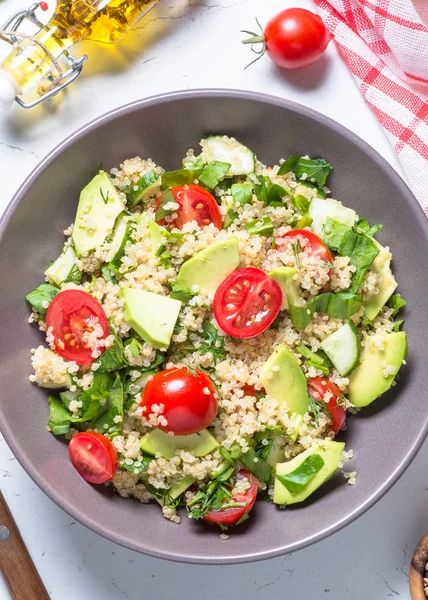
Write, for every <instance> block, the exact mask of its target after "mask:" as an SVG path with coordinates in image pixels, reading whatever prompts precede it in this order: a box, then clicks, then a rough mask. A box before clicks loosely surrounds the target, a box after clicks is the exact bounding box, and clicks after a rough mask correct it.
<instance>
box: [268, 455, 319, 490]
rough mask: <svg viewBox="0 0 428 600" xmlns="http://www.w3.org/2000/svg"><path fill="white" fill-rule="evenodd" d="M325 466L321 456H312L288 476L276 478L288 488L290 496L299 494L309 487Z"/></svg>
mask: <svg viewBox="0 0 428 600" xmlns="http://www.w3.org/2000/svg"><path fill="white" fill-rule="evenodd" d="M323 466H324V460H323V458H322V456H320V455H319V454H311V455H310V456H308V457H307V458H306V459H305V460H304V461H303V462H302V464H301V465H299V466H298V467H297V469H294V471H292V472H291V473H287V474H286V475H276V478H277V479H278V480H279V481H280V482H281V483H282V485H283V486H285V487H286V488H287V490H288V491H289V492H290V494H297V493H298V492H300V490H301V489H302V488H303V487H304V486H305V485H307V484H308V483H309V482H310V481H312V479H313V478H314V477H315V475H316V474H317V473H318V471H320V470H321V469H322V468H323Z"/></svg>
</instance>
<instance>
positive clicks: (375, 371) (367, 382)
mask: <svg viewBox="0 0 428 600" xmlns="http://www.w3.org/2000/svg"><path fill="white" fill-rule="evenodd" d="M369 339H370V338H369ZM366 343H367V338H366ZM406 354H407V339H406V332H405V331H398V332H396V333H389V334H388V336H387V338H386V343H385V348H384V349H383V350H380V349H379V348H377V347H375V346H374V345H370V346H366V347H365V349H364V352H363V354H362V357H361V362H360V364H359V365H358V366H357V367H356V368H355V369H354V370H353V371H352V373H351V375H350V376H349V386H348V396H349V400H350V401H351V402H352V404H353V405H354V406H357V407H361V406H367V405H368V404H370V403H371V402H373V400H376V398H378V397H379V396H380V395H381V394H383V393H384V392H386V391H387V390H388V389H389V388H390V387H391V385H392V382H393V381H394V379H395V377H396V375H397V373H398V371H399V370H400V367H401V365H402V364H403V360H404V359H405V358H406ZM386 367H391V369H390V370H391V371H392V372H391V373H389V374H387V375H386V376H385V375H384V370H385V368H386Z"/></svg>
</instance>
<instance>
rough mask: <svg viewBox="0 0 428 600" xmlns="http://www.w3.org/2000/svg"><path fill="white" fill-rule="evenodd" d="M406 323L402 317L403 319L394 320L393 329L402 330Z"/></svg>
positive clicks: (395, 330)
mask: <svg viewBox="0 0 428 600" xmlns="http://www.w3.org/2000/svg"><path fill="white" fill-rule="evenodd" d="M403 323H404V319H402V320H401V321H394V324H393V326H392V331H394V332H397V331H400V329H401V327H402V326H403Z"/></svg>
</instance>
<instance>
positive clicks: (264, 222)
mask: <svg viewBox="0 0 428 600" xmlns="http://www.w3.org/2000/svg"><path fill="white" fill-rule="evenodd" d="M245 229H246V230H247V231H248V233H251V234H252V235H264V236H265V237H268V236H270V235H272V233H273V222H272V219H271V218H270V217H262V218H261V219H256V221H251V223H247V224H246V225H245Z"/></svg>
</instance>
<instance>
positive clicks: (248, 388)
mask: <svg viewBox="0 0 428 600" xmlns="http://www.w3.org/2000/svg"><path fill="white" fill-rule="evenodd" d="M241 390H242V391H243V392H244V396H255V395H256V394H258V390H256V388H255V387H254V386H253V385H248V383H245V384H244V385H243V386H242V387H241Z"/></svg>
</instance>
